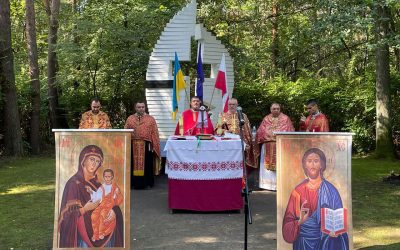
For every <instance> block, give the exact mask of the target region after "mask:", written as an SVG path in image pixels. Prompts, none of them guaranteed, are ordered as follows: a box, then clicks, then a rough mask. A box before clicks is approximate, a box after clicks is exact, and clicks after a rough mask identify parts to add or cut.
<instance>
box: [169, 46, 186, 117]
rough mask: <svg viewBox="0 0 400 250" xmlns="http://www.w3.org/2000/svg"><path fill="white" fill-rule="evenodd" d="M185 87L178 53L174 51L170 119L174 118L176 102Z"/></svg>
mask: <svg viewBox="0 0 400 250" xmlns="http://www.w3.org/2000/svg"><path fill="white" fill-rule="evenodd" d="M185 89H186V84H185V79H184V78H183V73H182V70H181V65H180V64H179V59H178V54H176V52H175V63H174V85H173V90H172V92H173V94H172V119H174V120H176V113H177V112H178V102H179V101H180V99H181V98H180V92H181V91H182V90H185Z"/></svg>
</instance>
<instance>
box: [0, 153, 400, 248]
mask: <svg viewBox="0 0 400 250" xmlns="http://www.w3.org/2000/svg"><path fill="white" fill-rule="evenodd" d="M54 166H55V160H54V159H52V158H43V157H41V158H40V157H39V158H23V159H16V160H11V159H7V160H0V176H1V177H0V214H1V216H0V249H1V250H3V249H11V248H13V249H49V248H51V246H52V236H53V220H54V216H53V214H54V181H55V167H54ZM391 170H395V171H396V172H397V173H399V172H400V162H399V161H397V162H391V161H379V160H371V159H361V158H354V159H353V172H352V174H353V183H352V186H353V228H354V231H353V235H354V237H353V241H354V247H355V248H356V249H400V206H399V205H400V186H394V185H391V184H388V183H383V182H382V178H383V177H384V176H386V175H388V174H389V172H390V171H391Z"/></svg>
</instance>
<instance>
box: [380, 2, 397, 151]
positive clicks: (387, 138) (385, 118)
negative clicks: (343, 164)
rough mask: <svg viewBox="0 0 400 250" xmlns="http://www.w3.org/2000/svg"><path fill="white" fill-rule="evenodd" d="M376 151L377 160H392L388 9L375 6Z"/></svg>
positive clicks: (382, 6)
mask: <svg viewBox="0 0 400 250" xmlns="http://www.w3.org/2000/svg"><path fill="white" fill-rule="evenodd" d="M376 6H377V7H376V16H377V17H376V40H377V49H376V149H375V155H376V156H377V157H378V158H394V146H393V138H392V124H391V114H390V113H391V110H390V82H389V80H390V64H389V45H388V43H387V41H386V40H385V39H387V37H388V33H389V8H388V7H387V6H386V5H384V4H382V5H381V4H377V5H376Z"/></svg>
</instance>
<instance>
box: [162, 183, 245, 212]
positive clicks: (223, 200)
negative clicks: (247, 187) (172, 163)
mask: <svg viewBox="0 0 400 250" xmlns="http://www.w3.org/2000/svg"><path fill="white" fill-rule="evenodd" d="M241 189H242V179H223V180H176V179H168V207H169V208H170V209H185V210H193V211H227V210H239V209H241V208H242V207H243V198H242V196H241Z"/></svg>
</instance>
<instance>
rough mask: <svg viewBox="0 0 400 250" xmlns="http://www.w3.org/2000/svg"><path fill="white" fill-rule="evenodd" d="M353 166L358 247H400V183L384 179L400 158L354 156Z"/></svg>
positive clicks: (399, 170) (399, 166)
mask: <svg viewBox="0 0 400 250" xmlns="http://www.w3.org/2000/svg"><path fill="white" fill-rule="evenodd" d="M352 168H353V169H352V175H353V183H352V188H353V227H354V231H353V235H354V238H353V240H354V246H355V248H365V247H368V248H365V249H400V209H399V207H400V186H396V185H393V184H389V183H385V182H383V181H382V179H383V177H385V176H387V175H389V173H390V171H391V170H394V171H395V172H396V173H400V162H399V161H382V160H373V159H353V163H352Z"/></svg>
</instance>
